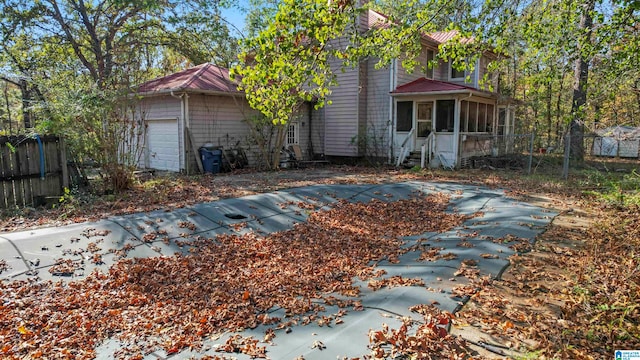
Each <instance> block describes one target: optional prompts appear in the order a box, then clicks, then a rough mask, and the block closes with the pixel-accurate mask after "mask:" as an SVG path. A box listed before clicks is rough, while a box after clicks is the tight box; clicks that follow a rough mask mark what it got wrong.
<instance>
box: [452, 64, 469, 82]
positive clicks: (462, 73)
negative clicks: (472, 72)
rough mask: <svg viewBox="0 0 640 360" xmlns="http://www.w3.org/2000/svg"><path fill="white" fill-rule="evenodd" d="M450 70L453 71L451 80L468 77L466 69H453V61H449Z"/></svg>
mask: <svg viewBox="0 0 640 360" xmlns="http://www.w3.org/2000/svg"><path fill="white" fill-rule="evenodd" d="M449 68H450V69H451V72H450V76H451V79H464V78H465V76H467V75H466V73H465V71H464V69H462V70H458V69H456V68H455V67H453V64H452V62H451V61H449Z"/></svg>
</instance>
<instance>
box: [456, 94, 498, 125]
mask: <svg viewBox="0 0 640 360" xmlns="http://www.w3.org/2000/svg"><path fill="white" fill-rule="evenodd" d="M494 111H495V106H494V105H493V104H489V103H481V102H476V101H467V100H462V101H461V102H460V132H469V133H475V132H478V133H491V132H493V127H494V124H493V120H494Z"/></svg>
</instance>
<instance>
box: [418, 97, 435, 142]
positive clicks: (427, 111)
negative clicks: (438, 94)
mask: <svg viewBox="0 0 640 360" xmlns="http://www.w3.org/2000/svg"><path fill="white" fill-rule="evenodd" d="M416 107H417V111H416V135H415V136H416V142H415V146H416V148H420V147H421V146H422V144H424V142H425V140H427V136H429V134H431V132H432V131H433V103H432V102H420V103H418V104H417V105H416Z"/></svg>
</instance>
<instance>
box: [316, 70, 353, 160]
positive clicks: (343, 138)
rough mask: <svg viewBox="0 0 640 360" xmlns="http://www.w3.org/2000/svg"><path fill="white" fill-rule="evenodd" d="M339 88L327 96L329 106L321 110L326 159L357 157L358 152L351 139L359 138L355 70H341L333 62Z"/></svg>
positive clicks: (333, 89)
mask: <svg viewBox="0 0 640 360" xmlns="http://www.w3.org/2000/svg"><path fill="white" fill-rule="evenodd" d="M332 66H333V67H334V69H335V72H336V73H337V82H338V85H337V86H334V87H333V88H332V93H331V95H329V96H328V99H327V100H329V101H331V102H332V103H331V105H329V104H327V105H326V107H325V109H324V115H325V118H324V125H325V139H324V151H325V155H328V156H357V155H358V151H357V150H358V149H357V147H356V146H355V145H353V144H352V139H353V138H354V137H357V135H358V121H359V119H358V103H359V99H358V93H359V82H358V77H359V76H358V73H359V70H358V69H357V68H355V69H354V68H347V69H345V71H344V72H343V71H340V69H339V67H340V62H339V61H333V63H332Z"/></svg>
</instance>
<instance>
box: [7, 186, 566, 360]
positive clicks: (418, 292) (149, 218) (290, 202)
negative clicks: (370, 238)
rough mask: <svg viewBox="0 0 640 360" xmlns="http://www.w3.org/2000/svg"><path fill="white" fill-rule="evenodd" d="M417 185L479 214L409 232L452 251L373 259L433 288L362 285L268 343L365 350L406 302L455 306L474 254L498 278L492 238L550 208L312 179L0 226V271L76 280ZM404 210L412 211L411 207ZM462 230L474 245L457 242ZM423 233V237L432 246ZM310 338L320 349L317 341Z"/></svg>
mask: <svg viewBox="0 0 640 360" xmlns="http://www.w3.org/2000/svg"><path fill="white" fill-rule="evenodd" d="M416 192H422V193H425V194H429V193H446V194H450V195H451V207H450V209H451V211H457V212H459V213H461V214H473V213H476V212H482V213H483V215H482V216H481V217H475V218H473V219H470V220H468V221H467V222H466V223H465V224H463V226H461V227H459V228H455V229H452V230H451V231H448V232H446V233H426V234H420V235H416V236H411V237H406V238H405V241H406V245H405V246H408V247H411V246H413V245H416V244H417V243H418V241H421V244H422V246H434V247H435V246H437V247H440V248H444V250H442V253H445V252H451V253H454V254H457V255H458V257H457V258H456V259H453V260H438V261H433V262H418V261H417V259H418V258H419V256H420V253H421V251H419V250H421V249H416V250H415V251H409V252H407V253H406V254H405V255H403V256H402V257H401V258H400V263H397V264H391V263H388V262H382V263H380V264H379V265H378V268H380V269H384V270H386V272H387V275H386V277H392V276H396V275H401V276H403V277H409V278H421V279H422V280H423V281H424V283H425V285H426V287H427V289H429V288H430V290H426V289H425V288H424V287H417V286H407V287H396V288H391V289H388V288H383V289H381V290H378V291H372V290H371V289H369V288H368V287H367V284H366V283H359V285H360V287H361V290H362V291H361V295H360V300H361V301H362V304H363V306H364V311H351V312H349V313H348V315H347V316H345V317H344V318H343V320H344V323H343V324H340V325H335V326H333V327H324V326H323V327H320V326H318V325H317V324H315V323H313V322H312V323H311V324H309V325H306V326H302V325H300V326H295V327H294V328H293V329H292V331H291V332H289V333H285V332H284V331H279V332H277V337H276V338H275V339H274V340H273V344H272V345H267V355H268V356H269V357H270V358H271V359H295V358H296V357H298V356H303V357H304V358H305V359H307V360H310V359H336V358H343V357H357V356H362V355H364V354H367V353H368V352H369V350H368V349H367V345H368V343H369V338H368V332H369V330H370V329H380V328H381V326H382V324H383V323H385V324H388V325H389V326H390V327H398V326H399V325H400V321H399V320H398V319H397V317H398V316H410V317H415V318H416V319H419V316H418V315H417V314H414V313H411V312H410V311H409V307H411V306H412V305H417V304H431V303H437V304H439V305H438V307H440V308H441V309H443V310H447V311H450V312H454V311H456V310H457V309H459V308H460V306H461V304H462V303H463V302H464V301H466V299H463V298H457V297H454V296H452V289H453V287H455V286H458V285H460V284H464V283H465V282H464V281H465V279H464V278H461V277H459V278H457V281H455V282H452V281H449V279H451V278H454V277H455V276H454V273H455V272H456V270H457V269H458V268H460V265H461V264H460V263H461V261H462V260H466V259H472V260H475V261H476V262H477V264H478V266H477V268H478V269H479V271H480V273H481V275H489V276H492V277H499V276H500V274H501V273H502V271H503V270H504V269H505V267H506V266H507V265H508V263H509V262H508V257H509V256H510V255H512V254H514V250H512V248H510V247H509V246H510V245H513V242H493V241H491V240H492V239H507V240H508V239H514V240H516V239H517V240H519V241H522V239H528V240H529V241H531V242H533V240H534V238H535V237H536V235H538V234H539V233H541V232H542V231H543V230H544V228H545V227H546V225H547V224H548V223H549V222H550V221H551V220H552V218H553V217H555V216H556V213H553V212H551V211H548V210H545V209H542V208H539V207H535V206H532V205H529V204H526V203H522V202H518V201H514V200H513V199H509V198H507V197H505V195H504V192H503V191H500V190H490V189H487V188H482V187H477V186H470V185H459V184H449V183H447V184H442V183H428V182H419V181H412V182H404V183H396V184H383V185H315V186H308V187H304V188H294V189H288V190H282V191H276V192H273V193H268V194H260V195H252V196H247V197H243V198H237V199H226V200H220V201H216V202H211V203H205V204H198V205H195V206H190V207H186V208H183V209H175V210H170V211H169V210H168V211H155V212H150V213H140V214H132V215H126V216H118V217H111V218H108V219H105V220H102V221H99V222H94V223H83V224H77V225H70V226H64V227H59V228H45V229H38V230H31V231H23V232H15V233H4V234H0V259H4V260H5V261H6V262H7V264H8V265H9V269H8V270H7V271H5V272H3V273H1V274H0V278H2V279H5V280H15V279H27V278H33V277H35V276H37V277H39V278H40V279H42V280H53V281H59V280H66V281H70V280H78V279H82V278H83V276H85V274H89V273H90V272H91V271H92V270H93V269H95V268H99V269H101V270H103V271H106V270H107V269H108V268H109V267H110V266H111V265H112V264H113V263H114V262H116V261H118V259H120V258H121V257H122V256H125V255H126V257H128V258H133V257H151V256H159V255H165V256H171V255H173V254H175V253H176V252H188V251H189V249H188V247H187V246H184V247H178V246H177V245H176V243H175V241H171V242H167V241H166V240H165V241H163V238H166V237H168V238H170V239H177V238H180V237H185V236H187V237H195V236H203V237H206V238H214V237H215V236H216V235H217V234H222V233H231V232H234V231H235V230H234V225H235V224H238V223H240V222H246V227H245V228H244V229H243V230H241V231H258V232H262V233H270V232H275V231H280V230H286V229H289V228H291V227H292V226H293V225H294V224H295V223H299V222H304V221H305V220H306V217H307V213H306V212H305V211H304V210H302V209H300V208H298V207H297V206H296V205H295V204H298V203H300V202H305V203H309V202H313V203H316V204H320V205H324V206H327V207H330V206H331V204H332V203H334V202H336V201H338V200H339V199H347V200H349V201H353V202H368V201H370V200H371V199H374V198H375V199H380V200H384V201H393V200H399V199H404V198H408V197H410V196H415V194H416ZM391 195H392V196H391ZM283 204H286V205H287V206H284V205H283ZM407 214H408V215H407V216H410V210H409V209H408V211H407ZM417 220H418V219H417ZM463 238H464V239H465V240H466V241H468V242H469V243H472V244H473V247H464V246H463V247H461V246H458V244H459V243H460V241H461V240H462V239H463ZM424 239H427V243H428V245H427V244H425V240H424ZM167 243H168V244H167ZM487 254H490V255H493V256H487ZM56 259H65V260H66V265H64V266H60V265H57V266H56V267H54V270H56V271H53V272H51V271H49V270H50V269H51V268H52V266H54V264H55V263H56ZM95 260H99V261H95ZM434 290H435V291H434ZM338 311H339V309H338V308H335V307H334V308H332V307H330V306H327V308H326V313H327V314H328V315H330V314H335V313H337V312H338ZM273 312H274V313H273V314H271V315H272V316H282V315H284V312H283V311H282V310H281V309H274V310H273ZM266 328H267V327H266V326H260V327H258V328H256V329H253V330H249V331H245V332H243V333H242V335H243V336H255V337H256V338H257V339H262V338H263V337H264V333H265V330H266ZM228 336H230V334H227V335H226V336H223V337H221V338H218V339H215V340H207V341H206V344H207V346H206V347H205V351H203V352H183V353H180V354H177V355H173V356H171V358H176V359H178V358H179V359H181V358H191V357H193V358H198V357H201V356H202V355H204V354H208V355H212V356H215V355H218V356H221V355H225V354H222V353H218V352H215V348H216V345H217V344H223V343H224V342H225V341H226V339H227V338H228ZM316 340H317V341H321V342H322V343H323V344H324V345H325V346H326V348H325V349H323V350H319V349H317V348H313V347H312V345H313V343H314V341H316ZM119 347H120V344H118V343H117V342H116V341H115V340H109V341H107V342H106V343H104V344H103V345H102V346H100V348H98V358H100V359H109V358H112V354H113V353H114V351H116V350H117V349H118V348H119ZM227 355H229V354H227ZM232 355H233V356H234V357H236V358H238V359H245V358H247V359H248V358H249V357H243V355H241V354H232ZM166 357H167V356H166V354H164V353H163V352H162V351H158V352H155V353H152V354H150V355H149V356H148V358H149V359H156V358H166Z"/></svg>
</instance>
